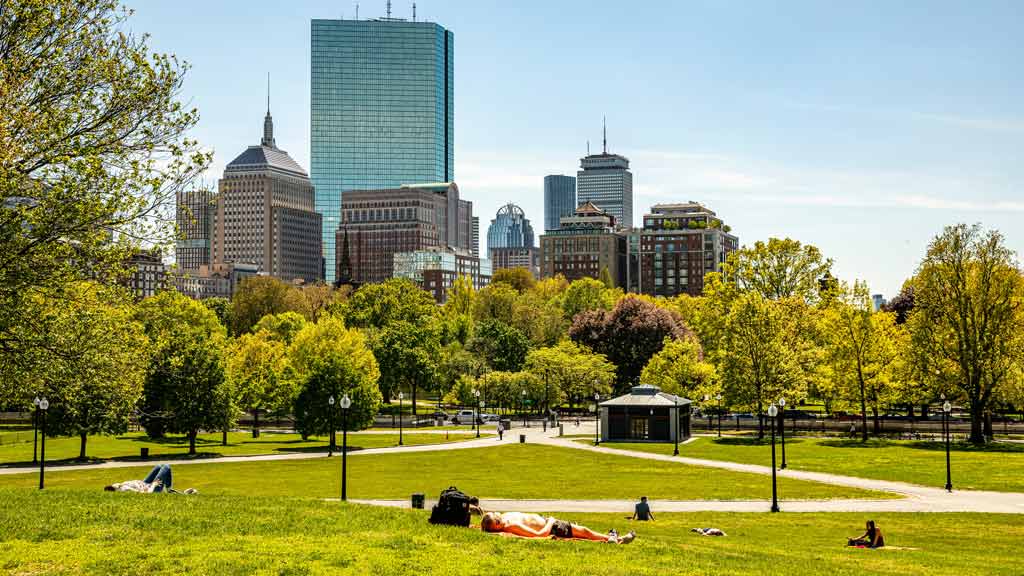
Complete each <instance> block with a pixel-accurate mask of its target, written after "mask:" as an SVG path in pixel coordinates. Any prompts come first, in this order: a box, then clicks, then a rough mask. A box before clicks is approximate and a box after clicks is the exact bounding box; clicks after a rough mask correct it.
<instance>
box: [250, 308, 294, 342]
mask: <svg viewBox="0 0 1024 576" xmlns="http://www.w3.org/2000/svg"><path fill="white" fill-rule="evenodd" d="M305 326H306V318H305V317H304V316H302V314H299V313H298V312H282V313H280V314H267V315H266V316H264V317H263V318H260V321H259V322H257V323H256V325H255V326H253V328H252V331H253V333H254V334H258V333H259V332H260V331H263V330H265V331H267V332H269V337H270V338H272V339H274V340H277V341H279V342H283V343H284V344H285V345H288V344H291V343H292V340H294V339H295V335H296V334H298V333H299V331H300V330H302V328H303V327H305Z"/></svg>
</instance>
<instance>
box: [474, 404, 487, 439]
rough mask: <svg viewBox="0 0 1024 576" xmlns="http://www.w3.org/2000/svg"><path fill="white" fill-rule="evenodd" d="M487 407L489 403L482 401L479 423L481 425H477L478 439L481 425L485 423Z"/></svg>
mask: <svg viewBox="0 0 1024 576" xmlns="http://www.w3.org/2000/svg"><path fill="white" fill-rule="evenodd" d="M486 406H487V403H486V402H484V401H483V400H481V401H480V422H479V423H478V424H477V425H476V437H477V438H479V437H480V424H482V423H483V417H484V408H485V407H486Z"/></svg>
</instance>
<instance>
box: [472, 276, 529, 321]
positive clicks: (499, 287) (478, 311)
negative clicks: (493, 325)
mask: <svg viewBox="0 0 1024 576" xmlns="http://www.w3.org/2000/svg"><path fill="white" fill-rule="evenodd" d="M518 299H519V292H517V291H516V289H515V288H513V287H512V286H511V285H509V284H506V283H504V282H499V283H497V284H490V285H488V286H484V287H483V289H481V290H480V291H479V292H477V295H476V303H475V316H476V320H477V321H478V322H482V321H485V320H497V321H498V322H504V323H505V324H512V323H513V322H514V321H515V309H516V301H517V300H518Z"/></svg>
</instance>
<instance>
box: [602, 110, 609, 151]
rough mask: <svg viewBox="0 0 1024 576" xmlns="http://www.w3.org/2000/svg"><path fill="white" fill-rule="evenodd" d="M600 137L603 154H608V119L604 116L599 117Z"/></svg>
mask: <svg viewBox="0 0 1024 576" xmlns="http://www.w3.org/2000/svg"><path fill="white" fill-rule="evenodd" d="M601 135H602V139H603V140H604V153H605V154H607V153H608V118H607V117H606V116H602V117H601Z"/></svg>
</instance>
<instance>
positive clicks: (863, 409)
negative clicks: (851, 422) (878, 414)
mask: <svg viewBox="0 0 1024 576" xmlns="http://www.w3.org/2000/svg"><path fill="white" fill-rule="evenodd" d="M857 380H858V381H859V382H860V441H861V442H867V441H868V404H867V400H866V398H865V392H864V378H863V377H861V375H860V374H857Z"/></svg>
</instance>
